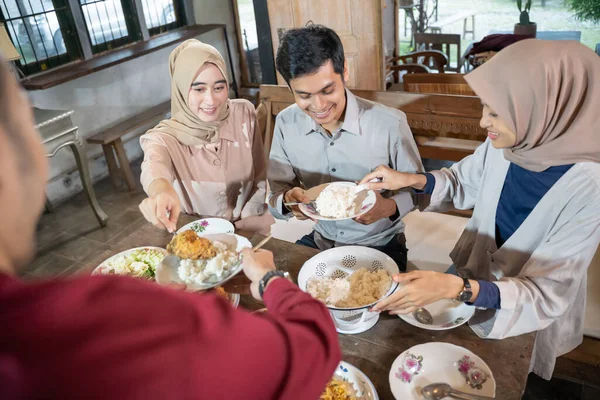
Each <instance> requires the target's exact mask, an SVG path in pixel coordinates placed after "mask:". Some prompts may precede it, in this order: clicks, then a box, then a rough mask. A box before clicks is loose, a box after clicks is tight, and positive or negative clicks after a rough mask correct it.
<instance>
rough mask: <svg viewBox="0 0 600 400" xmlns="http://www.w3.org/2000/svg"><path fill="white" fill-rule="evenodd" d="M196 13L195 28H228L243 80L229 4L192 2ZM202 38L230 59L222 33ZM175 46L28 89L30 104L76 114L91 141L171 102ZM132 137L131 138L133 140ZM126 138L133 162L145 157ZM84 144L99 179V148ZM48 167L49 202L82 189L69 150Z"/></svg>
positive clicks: (101, 172) (101, 174)
mask: <svg viewBox="0 0 600 400" xmlns="http://www.w3.org/2000/svg"><path fill="white" fill-rule="evenodd" d="M194 9H195V17H196V23H197V24H216V23H225V24H227V31H228V36H229V40H230V46H231V52H232V58H233V61H234V65H235V66H237V68H236V69H237V71H236V78H237V80H238V82H239V66H238V65H239V62H238V56H237V41H236V38H235V36H236V33H235V22H234V21H235V20H234V17H233V12H232V10H231V7H230V3H229V1H226V0H205V1H203V0H194ZM198 39H199V40H202V41H203V42H206V43H210V44H212V45H213V46H215V47H216V48H217V49H218V50H219V51H220V52H221V53H222V54H223V57H224V58H225V59H227V55H226V54H227V47H226V45H225V41H224V36H223V33H222V30H215V31H212V32H208V33H206V34H203V35H200V36H198ZM176 46H177V44H174V45H172V46H170V47H168V48H164V49H161V50H159V51H156V52H153V53H150V54H147V55H145V56H142V57H138V58H135V59H133V60H130V61H127V62H125V63H122V64H119V65H116V66H113V67H110V68H107V69H104V70H101V71H98V72H95V73H93V74H91V75H87V76H84V77H81V78H79V79H75V80H73V81H69V82H66V83H63V84H61V85H58V86H55V87H52V88H50V89H47V90H41V91H30V92H29V98H30V101H31V103H32V104H33V105H34V106H35V107H39V108H46V109H55V110H66V109H69V110H74V111H75V113H74V114H73V116H72V118H73V122H74V124H75V125H77V126H78V127H79V132H80V134H81V135H82V137H84V138H86V137H89V136H91V135H92V134H94V133H96V132H99V131H101V130H102V128H103V127H107V126H110V125H112V124H114V123H116V122H118V121H120V120H123V119H125V118H128V117H130V116H133V115H135V114H137V113H139V112H141V111H143V110H144V109H146V108H149V107H152V106H154V105H156V104H159V103H161V102H163V101H166V100H168V99H169V97H170V87H171V86H170V85H171V84H170V79H169V70H168V60H169V54H170V52H171V51H172V50H173V49H174V48H175V47H176ZM150 127H151V126H149V127H145V128H144V129H141V130H140V131H144V130H146V129H148V128H150ZM131 136H133V139H131V140H129V139H130V138H131ZM125 140H126V143H125V149H126V151H127V155H128V157H129V159H130V160H134V159H136V158H139V157H141V155H142V152H141V148H140V146H139V141H138V136H136V135H129V136H128V137H125ZM86 146H87V154H88V157H89V159H90V170H91V174H92V179H93V180H98V179H101V178H103V177H105V176H107V175H108V170H107V167H106V161H105V159H104V156H103V155H102V149H101V146H99V145H87V144H86ZM50 166H51V168H50V181H49V182H48V186H47V194H48V198H49V199H50V201H51V202H53V203H58V202H61V201H64V200H66V199H67V198H69V197H71V196H73V195H75V194H76V193H78V192H79V191H81V188H82V186H81V181H80V179H79V173H78V171H77V166H76V164H75V159H74V158H73V156H72V154H71V152H70V151H69V150H68V149H63V150H61V151H59V152H58V154H57V155H56V156H54V157H53V158H51V159H50Z"/></svg>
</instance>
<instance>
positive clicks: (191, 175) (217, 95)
mask: <svg viewBox="0 0 600 400" xmlns="http://www.w3.org/2000/svg"><path fill="white" fill-rule="evenodd" d="M169 68H170V73H171V118H170V119H167V120H164V121H162V122H161V123H160V124H158V125H157V126H156V127H155V128H153V129H151V130H149V131H148V132H147V133H146V134H145V135H143V136H142V137H141V138H140V142H141V145H142V149H143V150H144V162H143V163H142V177H141V182H142V186H143V187H144V190H145V191H146V193H147V194H148V198H147V199H145V200H144V201H142V203H141V204H140V210H141V211H142V214H143V215H144V217H145V218H146V220H148V221H149V222H151V223H152V224H154V225H155V226H157V227H159V228H162V229H167V230H168V231H169V232H173V231H175V229H176V225H177V219H178V216H179V213H180V212H184V213H186V214H194V215H198V216H202V217H218V218H224V219H227V220H229V221H234V222H235V225H236V228H238V229H245V230H250V231H260V232H262V233H267V232H268V231H269V230H270V226H271V224H272V223H273V222H274V220H273V218H272V217H271V215H270V214H269V213H268V212H266V211H267V206H266V205H265V194H266V192H265V190H266V182H265V174H266V160H265V157H264V149H263V144H262V138H261V135H260V133H259V128H258V125H257V123H256V113H255V110H254V106H253V105H252V104H251V103H250V102H249V101H247V100H243V99H235V100H229V99H228V92H229V90H228V89H229V87H228V80H227V72H226V71H227V69H226V67H225V61H224V60H223V58H222V57H221V55H220V54H219V52H218V51H217V50H216V49H215V48H214V47H212V46H210V45H207V44H204V43H202V42H200V41H198V40H195V39H191V40H187V41H185V42H183V43H182V44H181V45H179V46H177V48H175V50H173V52H172V53H171V56H170V58H169Z"/></svg>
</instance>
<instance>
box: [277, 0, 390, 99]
mask: <svg viewBox="0 0 600 400" xmlns="http://www.w3.org/2000/svg"><path fill="white" fill-rule="evenodd" d="M397 1H398V0H268V2H267V4H268V10H269V21H270V25H271V35H272V37H273V53H274V54H277V47H278V46H279V38H280V37H281V35H282V34H283V33H284V32H285V31H286V30H287V29H291V28H300V27H303V26H305V25H306V23H307V22H309V21H312V22H314V23H315V24H321V25H325V26H327V27H329V28H331V29H333V30H335V31H336V32H337V34H338V35H339V36H340V38H341V40H342V43H343V45H344V52H345V55H346V60H347V61H348V67H349V70H350V78H349V80H348V82H347V85H348V87H349V88H351V89H362V90H385V73H386V69H385V60H386V58H388V57H393V56H396V55H397V54H396V52H397V46H398V36H397V35H398V33H397V32H398V29H397V20H398V8H397ZM277 81H278V83H279V84H285V81H284V80H283V78H282V77H281V76H280V75H279V74H277Z"/></svg>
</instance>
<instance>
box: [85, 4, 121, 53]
mask: <svg viewBox="0 0 600 400" xmlns="http://www.w3.org/2000/svg"><path fill="white" fill-rule="evenodd" d="M79 2H80V4H81V9H82V11H83V16H84V18H85V23H86V25H87V29H88V34H89V35H90V41H91V42H92V45H93V46H96V45H98V44H101V43H106V42H111V41H113V40H116V39H119V38H122V37H125V36H128V35H129V32H128V30H127V25H126V23H125V15H124V13H123V5H122V4H121V0H79Z"/></svg>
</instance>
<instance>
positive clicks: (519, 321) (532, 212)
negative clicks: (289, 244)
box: [363, 40, 600, 379]
mask: <svg viewBox="0 0 600 400" xmlns="http://www.w3.org/2000/svg"><path fill="white" fill-rule="evenodd" d="M466 80H467V82H468V83H469V85H470V86H471V88H472V89H473V90H474V91H475V93H477V95H478V96H479V97H480V98H481V101H482V103H483V116H482V118H481V126H482V127H483V128H485V129H487V131H488V140H486V142H485V143H484V144H482V145H481V146H479V148H478V149H477V150H476V151H475V153H474V154H473V155H472V156H469V157H466V158H465V159H463V160H462V161H460V162H458V163H456V164H454V165H453V166H452V167H451V168H448V169H442V170H441V171H433V172H431V173H429V174H424V175H415V174H407V173H400V172H396V171H392V170H390V169H389V168H387V167H380V168H379V169H378V170H376V171H375V172H373V173H372V174H370V175H368V176H367V177H365V179H364V180H363V181H364V182H366V181H368V180H370V179H372V178H374V177H382V178H383V183H381V184H370V186H371V187H372V188H374V189H381V188H385V189H392V190H395V189H399V188H402V187H413V188H415V189H417V190H423V191H424V192H426V193H429V194H430V195H431V200H430V204H429V206H428V207H427V209H426V211H434V210H444V209H445V208H448V206H454V207H456V208H458V209H470V208H473V207H474V211H473V216H472V218H471V219H470V221H469V222H468V224H467V226H466V228H465V231H464V232H463V234H462V236H461V237H460V239H459V241H458V243H457V244H456V247H455V248H454V250H453V251H452V253H451V255H450V256H451V258H452V260H453V262H454V266H453V267H455V268H456V273H457V274H458V276H456V275H453V274H442V273H437V272H432V271H414V272H409V273H407V274H404V275H401V276H397V277H395V279H396V280H397V281H398V282H401V283H403V284H404V285H403V287H402V288H401V289H400V290H398V291H397V292H396V293H395V294H394V295H392V296H390V297H389V298H388V299H385V300H384V301H381V302H380V303H379V304H378V305H377V306H376V310H378V311H390V312H392V313H394V314H399V313H408V312H412V311H413V310H414V309H415V308H416V307H419V306H425V305H427V304H430V303H432V302H434V301H437V300H440V299H442V298H448V299H457V300H459V301H464V302H467V303H469V304H471V303H473V304H474V305H475V306H478V307H483V308H485V309H487V310H481V309H479V310H478V311H477V312H476V314H475V316H474V317H473V318H472V319H471V321H469V323H470V325H471V328H472V329H473V330H474V331H475V333H477V334H478V335H479V336H481V337H483V338H490V339H502V338H505V337H509V336H516V335H521V334H524V333H527V332H533V331H538V334H537V338H536V342H535V346H534V354H533V358H532V363H531V370H532V371H533V372H535V373H536V374H538V375H540V376H541V377H543V378H545V379H550V377H551V376H552V371H553V369H554V364H555V360H556V357H557V356H560V355H561V354H564V353H566V352H568V351H571V350H572V349H574V348H575V347H576V346H578V345H579V344H580V343H581V341H582V338H583V319H584V318H583V317H584V312H585V298H586V273H587V268H588V266H589V265H590V262H591V260H592V257H593V256H594V253H595V252H596V249H597V248H598V243H599V242H600V135H599V134H598V126H600V111H599V110H600V57H598V56H597V55H596V54H594V52H593V51H591V50H590V49H588V48H587V47H585V46H583V45H581V44H579V43H576V42H568V41H567V42H559V41H542V40H524V41H522V42H518V43H516V44H513V45H511V46H509V47H507V48H506V49H504V50H502V51H501V52H499V53H498V54H497V55H496V56H495V57H494V58H493V59H491V60H490V61H489V62H487V63H485V64H484V65H482V66H481V67H479V68H478V69H476V70H475V71H473V72H472V73H471V74H469V75H467V76H466ZM451 269H452V270H453V269H454V268H451Z"/></svg>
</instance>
